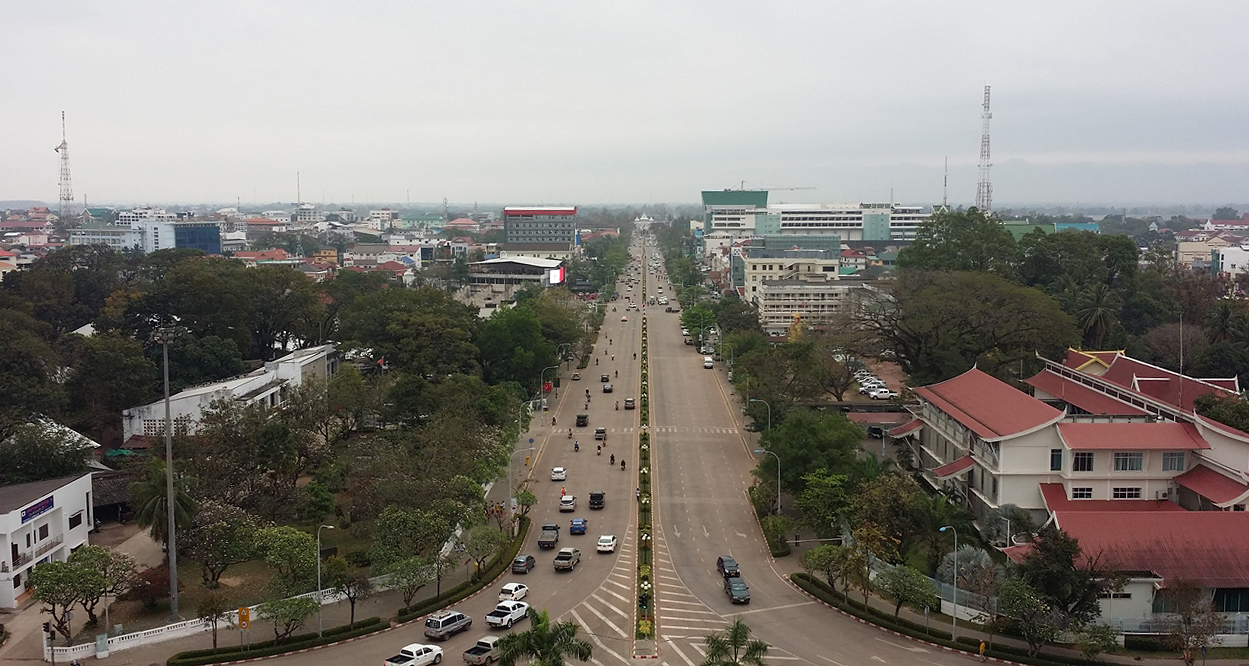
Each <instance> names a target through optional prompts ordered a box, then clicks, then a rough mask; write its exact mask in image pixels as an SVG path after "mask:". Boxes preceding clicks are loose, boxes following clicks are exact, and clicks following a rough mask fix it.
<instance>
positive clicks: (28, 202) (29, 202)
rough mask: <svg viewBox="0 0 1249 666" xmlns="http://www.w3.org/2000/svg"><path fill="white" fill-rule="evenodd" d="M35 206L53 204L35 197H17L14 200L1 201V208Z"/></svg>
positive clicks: (49, 205)
mask: <svg viewBox="0 0 1249 666" xmlns="http://www.w3.org/2000/svg"><path fill="white" fill-rule="evenodd" d="M35 206H48V207H51V204H49V203H46V202H43V201H35V200H33V199H16V200H13V201H0V209H3V208H33V207H35Z"/></svg>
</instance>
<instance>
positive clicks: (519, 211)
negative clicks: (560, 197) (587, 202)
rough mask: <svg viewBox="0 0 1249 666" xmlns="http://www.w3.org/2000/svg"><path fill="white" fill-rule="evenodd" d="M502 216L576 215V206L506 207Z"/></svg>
mask: <svg viewBox="0 0 1249 666" xmlns="http://www.w3.org/2000/svg"><path fill="white" fill-rule="evenodd" d="M503 214H504V215H576V214H577V207H576V206H507V207H506V208H504V209H503Z"/></svg>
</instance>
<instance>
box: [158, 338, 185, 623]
mask: <svg viewBox="0 0 1249 666" xmlns="http://www.w3.org/2000/svg"><path fill="white" fill-rule="evenodd" d="M175 335H177V329H175V328H173V327H169V326H164V327H161V328H158V329H156V341H157V342H159V343H160V344H161V347H162V355H163V356H164V361H165V509H166V513H167V514H168V516H167V518H168V520H169V524H168V528H169V531H168V532H166V533H165V548H166V549H168V551H169V619H170V621H171V622H177V621H178V620H179V619H180V618H179V617H178V543H177V535H176V534H175V533H174V529H175V525H174V503H175V496H174V491H173V417H172V416H171V415H170V409H169V341H170V340H171V339H172V338H173V337H174V336H175Z"/></svg>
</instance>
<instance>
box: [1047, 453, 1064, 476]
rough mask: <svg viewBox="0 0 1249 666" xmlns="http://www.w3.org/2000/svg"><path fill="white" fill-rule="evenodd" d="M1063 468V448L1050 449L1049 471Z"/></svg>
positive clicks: (1059, 470)
mask: <svg viewBox="0 0 1249 666" xmlns="http://www.w3.org/2000/svg"><path fill="white" fill-rule="evenodd" d="M1062 468H1063V450H1062V449H1050V471H1051V472H1061V471H1062Z"/></svg>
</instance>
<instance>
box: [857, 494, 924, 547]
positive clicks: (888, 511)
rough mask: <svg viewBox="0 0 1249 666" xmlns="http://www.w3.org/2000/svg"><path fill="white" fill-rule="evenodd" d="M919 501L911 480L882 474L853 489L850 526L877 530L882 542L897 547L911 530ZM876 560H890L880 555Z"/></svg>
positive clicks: (918, 495)
mask: <svg viewBox="0 0 1249 666" xmlns="http://www.w3.org/2000/svg"><path fill="white" fill-rule="evenodd" d="M919 497H920V490H919V486H918V485H916V483H915V481H914V479H912V478H911V477H909V476H902V475H901V474H882V475H881V476H878V477H876V478H875V479H872V480H871V481H867V482H866V483H863V484H862V485H860V486H859V487H858V488H857V489H855V491H854V497H853V498H852V499H851V500H850V506H851V511H852V515H853V518H852V522H853V524H854V525H856V526H859V525H871V526H873V527H874V528H877V529H880V530H881V531H882V534H883V537H884V538H885V539H887V540H888V541H890V542H892V543H894V544H901V543H902V542H903V541H904V540H905V539H906V537H907V536H908V535H909V534H910V533H911V531H912V530H913V526H914V524H915V513H916V508H917V506H918V503H919ZM895 547H896V546H895ZM895 553H896V551H895ZM876 556H877V557H880V558H881V559H884V560H886V561H892V560H893V559H894V558H891V557H888V556H886V554H885V553H882V552H877V553H876ZM894 557H896V554H895V555H894Z"/></svg>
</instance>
